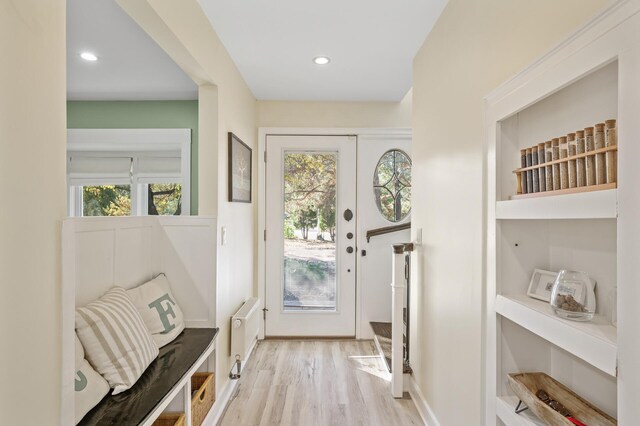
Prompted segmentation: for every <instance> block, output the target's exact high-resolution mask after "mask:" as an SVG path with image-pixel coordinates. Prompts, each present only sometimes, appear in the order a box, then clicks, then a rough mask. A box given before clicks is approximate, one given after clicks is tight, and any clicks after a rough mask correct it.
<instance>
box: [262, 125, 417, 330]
mask: <svg viewBox="0 0 640 426" xmlns="http://www.w3.org/2000/svg"><path fill="white" fill-rule="evenodd" d="M275 135H279V136H296V135H300V136H318V135H322V136H336V135H337V136H355V137H356V138H357V141H358V142H360V141H366V140H375V139H386V140H389V139H406V138H407V137H409V138H411V137H412V132H411V129H410V128H357V127H356V128H343V127H334V128H319V127H259V128H258V155H257V156H256V158H257V159H258V179H257V180H258V227H257V230H256V239H257V242H258V264H257V273H258V298H259V299H260V303H261V305H262V308H264V307H265V304H266V301H265V294H266V272H267V270H266V262H265V248H266V244H265V238H264V236H265V226H266V209H265V194H266V190H267V188H266V170H267V169H266V163H265V152H266V148H267V136H275ZM356 158H357V154H356ZM357 210H358V209H357V208H356V220H357V219H358V218H359V212H358V211H357ZM363 237H364V236H362V235H360V234H359V233H358V234H357V240H356V241H357V244H358V247H360V246H361V239H362V238H363ZM360 261H361V258H360V256H356V339H360V337H361V336H362V331H361V330H362V327H363V326H364V324H362V320H361V315H362V308H361V301H362V291H361V284H360V274H359V273H358V271H359V270H360ZM263 318H264V317H262V318H261V319H260V321H261V327H260V332H259V335H258V339H260V340H262V339H264V331H265V323H264V319H263Z"/></svg>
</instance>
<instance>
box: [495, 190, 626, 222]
mask: <svg viewBox="0 0 640 426" xmlns="http://www.w3.org/2000/svg"><path fill="white" fill-rule="evenodd" d="M617 216H618V191H617V190H616V189H608V190H604V191H592V192H583V193H577V194H566V195H556V196H550V197H539V198H524V199H518V200H509V201H498V202H497V203H496V219H615V218H616V217H617Z"/></svg>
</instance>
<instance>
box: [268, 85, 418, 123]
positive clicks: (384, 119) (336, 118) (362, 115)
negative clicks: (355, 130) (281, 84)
mask: <svg viewBox="0 0 640 426" xmlns="http://www.w3.org/2000/svg"><path fill="white" fill-rule="evenodd" d="M411 96H412V92H411V91H409V92H408V93H407V95H406V96H405V97H404V99H403V100H402V102H300V101H258V127H385V128H393V127H404V128H408V127H411Z"/></svg>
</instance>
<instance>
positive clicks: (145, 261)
mask: <svg viewBox="0 0 640 426" xmlns="http://www.w3.org/2000/svg"><path fill="white" fill-rule="evenodd" d="M156 240H157V237H156V232H155V230H154V224H153V223H149V224H145V225H138V226H133V227H128V226H126V225H125V226H122V227H120V228H118V229H117V230H116V247H115V263H114V270H115V278H114V283H115V285H118V286H120V287H124V288H133V287H136V286H138V285H140V284H141V283H144V282H146V281H148V280H150V279H151V278H153V276H154V275H155V274H154V272H155V271H156V268H157V262H156V260H155V256H154V251H155V250H157V249H156V248H155V247H157V241H156Z"/></svg>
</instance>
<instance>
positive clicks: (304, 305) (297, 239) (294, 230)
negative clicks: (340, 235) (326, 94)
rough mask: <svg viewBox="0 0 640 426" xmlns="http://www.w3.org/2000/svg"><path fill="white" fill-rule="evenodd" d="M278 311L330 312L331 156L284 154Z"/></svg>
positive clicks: (333, 301)
mask: <svg viewBox="0 0 640 426" xmlns="http://www.w3.org/2000/svg"><path fill="white" fill-rule="evenodd" d="M283 166H284V167H283V181H284V185H283V186H284V197H283V199H284V265H283V266H284V267H283V285H284V290H283V292H282V295H283V300H282V304H283V310H284V311H296V310H317V311H335V310H336V307H337V297H338V291H337V289H338V285H337V277H336V243H335V238H336V177H337V153H335V152H333V153H332V152H284V158H283Z"/></svg>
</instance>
